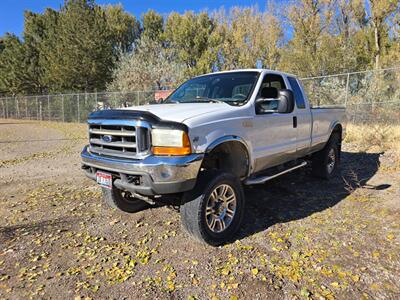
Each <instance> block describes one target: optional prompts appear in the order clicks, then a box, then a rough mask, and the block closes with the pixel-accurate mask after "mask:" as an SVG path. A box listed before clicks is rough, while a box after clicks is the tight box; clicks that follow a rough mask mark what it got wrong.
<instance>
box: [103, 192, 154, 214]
mask: <svg viewBox="0 0 400 300" xmlns="http://www.w3.org/2000/svg"><path fill="white" fill-rule="evenodd" d="M102 191H103V199H104V202H105V203H106V204H107V205H108V206H109V207H111V208H114V209H119V210H122V211H124V212H127V213H135V212H138V211H141V210H144V209H147V208H149V207H150V204H149V203H147V202H145V201H143V200H140V199H135V198H133V197H128V196H127V195H125V196H124V192H123V191H121V190H119V189H117V188H115V187H113V188H112V189H106V188H102Z"/></svg>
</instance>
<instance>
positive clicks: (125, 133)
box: [89, 128, 136, 136]
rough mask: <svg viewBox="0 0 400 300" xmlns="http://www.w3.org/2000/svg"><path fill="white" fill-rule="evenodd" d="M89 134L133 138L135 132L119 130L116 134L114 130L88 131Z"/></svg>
mask: <svg viewBox="0 0 400 300" xmlns="http://www.w3.org/2000/svg"><path fill="white" fill-rule="evenodd" d="M89 133H93V134H101V135H117V136H135V135H136V132H135V131H131V130H121V132H118V131H116V130H107V129H101V130H100V129H94V128H91V129H89Z"/></svg>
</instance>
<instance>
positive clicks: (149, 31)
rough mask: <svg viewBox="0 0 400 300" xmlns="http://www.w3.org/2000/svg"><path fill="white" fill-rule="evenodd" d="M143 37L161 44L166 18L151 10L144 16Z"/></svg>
mask: <svg viewBox="0 0 400 300" xmlns="http://www.w3.org/2000/svg"><path fill="white" fill-rule="evenodd" d="M142 24H143V25H142V26H143V32H142V37H145V38H147V39H149V40H152V41H156V42H160V41H161V40H162V34H163V32H164V18H163V17H162V16H161V15H160V14H158V13H156V12H155V11H154V10H149V11H148V12H146V13H145V14H143V15H142Z"/></svg>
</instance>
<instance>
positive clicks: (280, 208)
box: [236, 152, 390, 239]
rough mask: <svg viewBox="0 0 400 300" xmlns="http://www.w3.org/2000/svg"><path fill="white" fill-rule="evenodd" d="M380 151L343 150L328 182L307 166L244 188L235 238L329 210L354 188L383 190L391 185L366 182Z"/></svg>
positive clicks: (373, 169)
mask: <svg viewBox="0 0 400 300" xmlns="http://www.w3.org/2000/svg"><path fill="white" fill-rule="evenodd" d="M381 154H382V153H352V152H342V161H341V169H340V171H339V172H338V174H337V176H335V178H332V179H331V180H329V181H327V180H322V179H318V178H314V177H312V176H311V170H310V168H306V169H303V170H301V171H294V172H293V173H289V174H287V175H283V176H281V177H278V178H276V179H274V180H271V181H269V182H267V183H265V184H263V185H259V186H252V187H249V188H246V189H245V197H246V205H247V207H246V213H245V217H244V221H243V222H244V224H243V227H242V230H241V231H240V233H239V234H238V236H237V237H236V239H242V238H244V237H247V236H250V235H253V234H255V233H257V232H260V231H264V230H266V229H267V228H268V227H270V226H272V225H274V224H276V223H285V222H290V221H293V220H298V219H302V218H306V217H308V216H310V215H312V214H314V213H316V212H320V211H323V210H325V209H328V208H330V207H332V206H334V205H336V204H337V203H339V202H340V201H342V200H343V199H345V198H346V197H347V196H348V195H350V194H351V193H352V192H354V191H355V190H356V189H357V188H368V189H376V190H383V189H386V188H388V187H390V184H386V183H385V184H381V185H378V186H372V185H368V184H367V182H368V180H369V179H370V178H371V177H372V176H374V174H375V173H376V172H377V171H378V169H379V166H380V162H379V157H380V155H381Z"/></svg>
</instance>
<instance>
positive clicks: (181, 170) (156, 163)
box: [81, 146, 204, 196]
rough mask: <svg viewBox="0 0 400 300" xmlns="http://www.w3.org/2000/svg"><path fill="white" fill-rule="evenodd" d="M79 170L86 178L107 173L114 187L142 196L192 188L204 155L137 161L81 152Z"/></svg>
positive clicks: (151, 158)
mask: <svg viewBox="0 0 400 300" xmlns="http://www.w3.org/2000/svg"><path fill="white" fill-rule="evenodd" d="M81 157H82V167H83V169H85V171H86V174H87V176H88V177H89V178H91V179H95V177H96V171H97V170H101V171H108V172H110V173H112V174H113V175H114V177H115V178H116V179H115V181H114V185H115V186H117V187H118V188H122V189H124V190H128V191H131V192H135V193H139V194H142V195H146V196H153V195H162V194H171V193H179V192H184V191H188V190H190V189H192V188H193V187H194V185H195V183H196V178H197V174H198V172H199V170H200V166H201V163H202V160H203V157H204V154H191V155H187V156H176V157H172V156H169V157H168V156H165V157H163V156H151V155H150V156H148V157H146V158H144V159H141V160H139V159H138V160H133V159H121V158H111V157H106V156H100V155H97V154H94V153H91V152H89V150H88V146H85V147H84V148H83V151H82V153H81Z"/></svg>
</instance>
